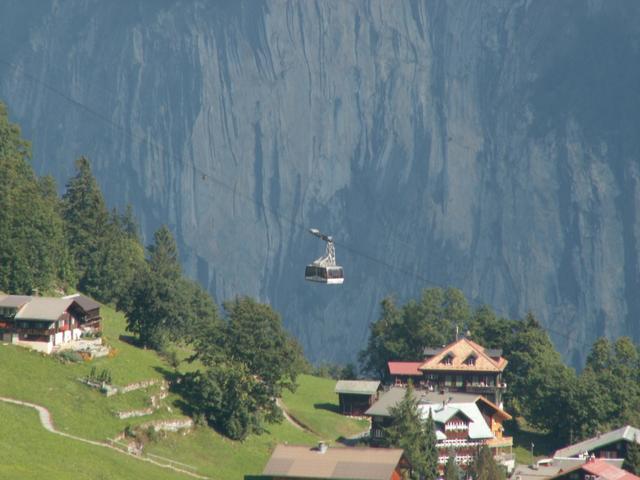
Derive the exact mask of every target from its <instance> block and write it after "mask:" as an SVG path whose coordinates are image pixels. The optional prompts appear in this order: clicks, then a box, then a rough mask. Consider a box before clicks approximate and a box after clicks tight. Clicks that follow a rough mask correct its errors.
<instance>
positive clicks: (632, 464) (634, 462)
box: [622, 435, 640, 475]
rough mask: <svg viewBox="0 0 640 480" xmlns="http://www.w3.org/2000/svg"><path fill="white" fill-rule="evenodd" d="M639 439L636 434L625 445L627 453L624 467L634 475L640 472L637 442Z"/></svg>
mask: <svg viewBox="0 0 640 480" xmlns="http://www.w3.org/2000/svg"><path fill="white" fill-rule="evenodd" d="M639 441H640V439H638V437H637V436H636V435H634V437H633V442H630V443H629V444H628V445H627V455H626V456H625V459H624V465H623V466H622V468H624V469H625V470H626V471H628V472H631V473H633V474H634V475H639V474H640V445H639V444H638V442H639Z"/></svg>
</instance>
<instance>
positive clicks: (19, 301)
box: [0, 295, 31, 308]
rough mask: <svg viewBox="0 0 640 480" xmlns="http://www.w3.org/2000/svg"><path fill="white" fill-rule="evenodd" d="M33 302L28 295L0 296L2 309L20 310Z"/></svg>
mask: <svg viewBox="0 0 640 480" xmlns="http://www.w3.org/2000/svg"><path fill="white" fill-rule="evenodd" d="M29 300H31V297H29V296H28V295H4V296H0V307H10V308H18V307H21V306H22V305H24V304H25V303H27V302H28V301H29Z"/></svg>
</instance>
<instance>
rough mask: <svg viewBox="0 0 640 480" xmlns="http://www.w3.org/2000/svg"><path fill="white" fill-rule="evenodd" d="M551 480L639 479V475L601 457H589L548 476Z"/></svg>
mask: <svg viewBox="0 0 640 480" xmlns="http://www.w3.org/2000/svg"><path fill="white" fill-rule="evenodd" d="M548 478H549V479H553V480H640V477H638V476H636V475H634V474H633V473H629V472H627V471H626V470H622V469H621V468H619V467H616V466H614V465H611V464H610V463H607V462H606V461H604V460H603V459H601V458H593V457H591V458H589V459H587V460H586V461H585V462H584V463H583V464H581V465H578V466H576V467H574V468H571V469H568V470H561V471H560V472H558V473H557V474H556V475H553V476H551V477H548Z"/></svg>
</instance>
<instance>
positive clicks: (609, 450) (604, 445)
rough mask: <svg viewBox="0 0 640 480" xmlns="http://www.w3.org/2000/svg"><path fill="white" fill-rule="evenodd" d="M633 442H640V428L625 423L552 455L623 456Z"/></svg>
mask: <svg viewBox="0 0 640 480" xmlns="http://www.w3.org/2000/svg"><path fill="white" fill-rule="evenodd" d="M633 442H635V443H638V444H640V429H637V428H635V427H632V426H629V425H627V426H624V427H622V428H618V429H617V430H612V431H610V432H607V433H602V434H599V435H596V436H595V437H593V438H589V439H587V440H584V441H582V442H579V443H576V444H574V445H569V446H568V447H564V448H561V449H559V450H557V451H556V452H555V453H554V455H553V456H554V457H577V458H586V457H588V456H590V455H593V456H595V457H596V458H625V457H626V456H627V448H628V446H629V444H630V443H633Z"/></svg>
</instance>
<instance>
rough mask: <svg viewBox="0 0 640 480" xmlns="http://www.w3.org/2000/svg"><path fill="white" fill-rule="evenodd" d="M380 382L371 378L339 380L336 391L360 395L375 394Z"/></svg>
mask: <svg viewBox="0 0 640 480" xmlns="http://www.w3.org/2000/svg"><path fill="white" fill-rule="evenodd" d="M379 387H380V382H376V381H371V380H338V383H336V389H335V390H336V393H352V394H359V395H373V394H374V393H376V392H377V391H378V388H379Z"/></svg>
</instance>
